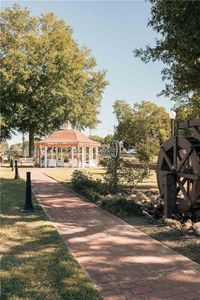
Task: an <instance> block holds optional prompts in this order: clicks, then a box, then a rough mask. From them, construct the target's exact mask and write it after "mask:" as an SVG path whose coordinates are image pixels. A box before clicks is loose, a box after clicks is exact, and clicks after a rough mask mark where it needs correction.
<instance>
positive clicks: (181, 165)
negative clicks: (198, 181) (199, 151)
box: [177, 148, 193, 172]
mask: <svg viewBox="0 0 200 300" xmlns="http://www.w3.org/2000/svg"><path fill="white" fill-rule="evenodd" d="M192 151H193V149H192V148H190V149H188V151H187V153H186V155H185V156H184V157H183V158H182V160H181V162H180V164H179V166H178V170H177V172H180V170H181V168H182V167H183V165H184V163H185V162H186V160H187V159H188V158H189V156H190V154H191V153H192Z"/></svg>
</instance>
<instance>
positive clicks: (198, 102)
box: [174, 97, 200, 121]
mask: <svg viewBox="0 0 200 300" xmlns="http://www.w3.org/2000/svg"><path fill="white" fill-rule="evenodd" d="M174 110H175V111H176V113H177V117H176V119H177V120H178V121H184V120H186V119H187V120H189V119H198V118H200V99H199V98H198V97H192V98H191V99H190V102H188V103H182V104H179V105H175V106H174Z"/></svg>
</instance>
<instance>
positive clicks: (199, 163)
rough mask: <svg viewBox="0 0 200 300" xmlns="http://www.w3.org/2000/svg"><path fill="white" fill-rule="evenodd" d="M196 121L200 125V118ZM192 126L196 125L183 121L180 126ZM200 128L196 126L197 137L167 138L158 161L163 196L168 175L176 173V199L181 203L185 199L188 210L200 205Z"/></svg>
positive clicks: (159, 181) (160, 187)
mask: <svg viewBox="0 0 200 300" xmlns="http://www.w3.org/2000/svg"><path fill="white" fill-rule="evenodd" d="M193 121H194V120H193ZM196 121H198V122H196V123H194V124H196V125H198V126H199V122H200V120H196ZM184 124H185V125H184ZM183 125H184V126H185V127H184V126H183ZM191 127H194V126H191V125H190V124H189V123H187V125H186V123H182V127H179V128H181V129H182V128H191ZM198 130H199V129H198V128H197V126H196V128H195V136H196V137H197V138H195V137H193V136H191V137H179V136H176V137H172V138H170V139H169V140H167V141H166V142H165V143H164V144H163V146H162V147H161V150H160V153H159V157H158V162H157V182H158V187H159V190H160V194H161V196H164V191H165V184H166V175H167V174H169V173H172V174H174V175H175V177H176V199H177V200H178V202H179V203H181V200H184V202H185V203H187V205H186V207H187V209H188V210H189V209H192V208H193V207H196V206H198V207H199V206H200V139H199V138H198V137H199V136H197V133H198V132H199V131H198ZM182 202H183V201H182ZM175 204H176V203H175ZM175 204H174V209H175Z"/></svg>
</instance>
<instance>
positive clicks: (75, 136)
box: [36, 129, 100, 147]
mask: <svg viewBox="0 0 200 300" xmlns="http://www.w3.org/2000/svg"><path fill="white" fill-rule="evenodd" d="M36 145H43V146H48V145H49V146H59V145H63V146H64V145H66V146H86V147H87V146H88V147H89V146H90V147H99V146H100V143H98V142H96V141H93V140H91V139H89V138H88V137H87V136H86V135H84V134H83V133H82V132H80V131H79V130H76V129H61V130H56V131H54V132H53V133H52V134H50V135H49V136H48V137H47V138H46V139H44V140H42V141H39V142H37V143H36Z"/></svg>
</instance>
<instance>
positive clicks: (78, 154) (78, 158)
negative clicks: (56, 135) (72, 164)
mask: <svg viewBox="0 0 200 300" xmlns="http://www.w3.org/2000/svg"><path fill="white" fill-rule="evenodd" d="M76 150H77V166H78V168H79V162H80V152H79V151H80V148H79V146H77V148H76Z"/></svg>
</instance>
